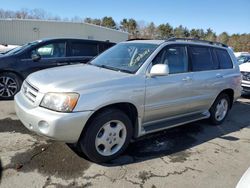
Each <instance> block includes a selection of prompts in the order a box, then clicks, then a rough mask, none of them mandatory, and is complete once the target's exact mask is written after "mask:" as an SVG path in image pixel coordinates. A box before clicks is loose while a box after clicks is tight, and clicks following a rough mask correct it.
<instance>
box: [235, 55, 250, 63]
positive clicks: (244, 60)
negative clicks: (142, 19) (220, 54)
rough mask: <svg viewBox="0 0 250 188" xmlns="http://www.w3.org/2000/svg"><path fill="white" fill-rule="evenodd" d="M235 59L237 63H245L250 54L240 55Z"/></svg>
mask: <svg viewBox="0 0 250 188" xmlns="http://www.w3.org/2000/svg"><path fill="white" fill-rule="evenodd" d="M237 59H238V62H239V63H245V62H247V61H249V60H250V56H240V57H238V58H237Z"/></svg>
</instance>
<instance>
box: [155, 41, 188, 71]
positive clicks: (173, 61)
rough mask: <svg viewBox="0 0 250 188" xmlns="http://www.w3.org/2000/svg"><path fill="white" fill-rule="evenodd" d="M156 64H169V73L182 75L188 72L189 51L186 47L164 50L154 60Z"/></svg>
mask: <svg viewBox="0 0 250 188" xmlns="http://www.w3.org/2000/svg"><path fill="white" fill-rule="evenodd" d="M155 64H167V65H168V67H169V73H170V74H174V73H182V72H187V71H188V57H187V50H186V47H184V46H174V47H166V48H164V49H163V50H162V51H161V52H160V53H159V54H158V55H157V56H156V58H155V59H154V60H153V65H155Z"/></svg>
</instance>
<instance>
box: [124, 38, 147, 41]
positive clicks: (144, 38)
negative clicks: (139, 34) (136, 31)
mask: <svg viewBox="0 0 250 188" xmlns="http://www.w3.org/2000/svg"><path fill="white" fill-rule="evenodd" d="M134 40H150V39H145V38H134V39H128V40H126V41H134Z"/></svg>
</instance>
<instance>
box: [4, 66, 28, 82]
mask: <svg viewBox="0 0 250 188" xmlns="http://www.w3.org/2000/svg"><path fill="white" fill-rule="evenodd" d="M3 73H13V74H15V75H17V76H18V77H19V78H20V79H21V81H24V77H23V76H22V74H20V73H18V72H16V71H14V70H2V69H0V74H3Z"/></svg>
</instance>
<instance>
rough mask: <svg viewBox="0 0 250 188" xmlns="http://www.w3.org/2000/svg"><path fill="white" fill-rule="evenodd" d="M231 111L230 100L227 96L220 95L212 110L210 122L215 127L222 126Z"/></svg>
mask: <svg viewBox="0 0 250 188" xmlns="http://www.w3.org/2000/svg"><path fill="white" fill-rule="evenodd" d="M229 109H230V98H229V96H228V95H227V94H225V93H222V94H220V95H219V96H218V97H217V98H216V100H215V101H214V103H213V105H212V107H211V108H210V110H209V111H210V114H211V115H210V121H211V123H212V124H213V125H220V124H222V123H223V122H224V121H225V119H226V117H227V115H228V112H229Z"/></svg>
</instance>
